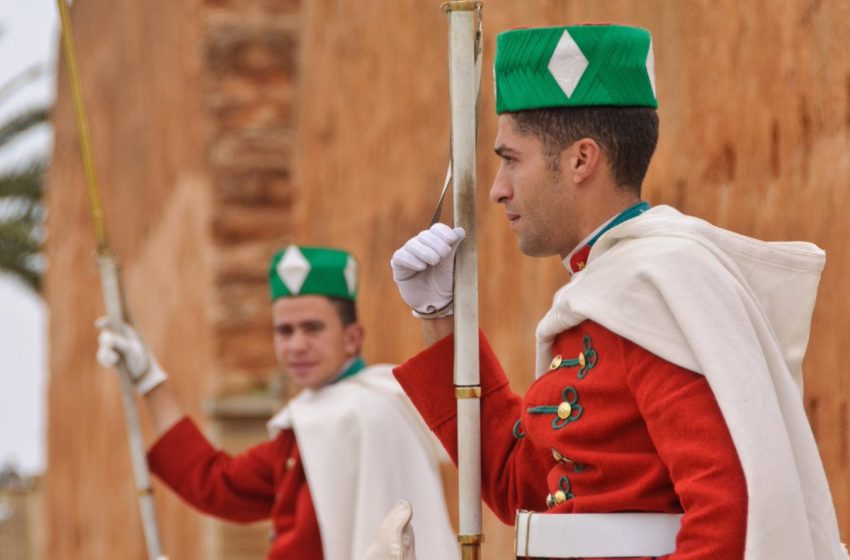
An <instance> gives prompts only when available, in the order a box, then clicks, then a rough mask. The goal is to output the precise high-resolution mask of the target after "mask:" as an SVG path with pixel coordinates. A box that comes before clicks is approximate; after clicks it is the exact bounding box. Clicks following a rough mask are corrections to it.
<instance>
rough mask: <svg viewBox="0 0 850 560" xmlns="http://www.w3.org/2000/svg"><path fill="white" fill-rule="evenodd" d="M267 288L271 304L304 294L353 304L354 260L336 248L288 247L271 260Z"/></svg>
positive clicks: (355, 293)
mask: <svg viewBox="0 0 850 560" xmlns="http://www.w3.org/2000/svg"><path fill="white" fill-rule="evenodd" d="M269 289H270V290H271V295H272V301H274V300H276V299H278V298H282V297H293V296H306V295H318V296H328V297H335V298H342V299H347V300H349V301H354V299H355V296H356V295H357V260H356V259H355V258H354V256H353V255H351V254H349V253H347V252H345V251H340V250H339V249H330V248H327V247H298V246H296V245H290V246H289V247H287V248H286V249H284V250H282V251H278V252H277V253H275V255H274V257H272V262H271V264H270V265H269Z"/></svg>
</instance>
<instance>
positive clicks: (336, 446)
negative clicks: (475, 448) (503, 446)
mask: <svg viewBox="0 0 850 560" xmlns="http://www.w3.org/2000/svg"><path fill="white" fill-rule="evenodd" d="M289 427H291V428H292V429H293V430H294V431H295V438H296V440H297V441H298V448H299V450H300V452H301V458H302V460H303V463H304V471H305V473H306V475H307V482H308V484H309V486H310V494H311V496H312V498H313V503H314V505H315V507H316V515H317V517H318V519H319V529H320V531H321V535H322V546H323V548H324V557H325V559H326V560H354V559H359V558H361V557H362V556H363V555H364V553H365V552H366V550H367V548H368V547H369V545H370V544H371V542H372V541H373V539H374V538H375V537H376V534H377V533H376V531H377V528H378V525H379V523H380V522H381V520H383V519H384V517H385V516H386V515H387V514H388V513H389V512H390V510H391V509H392V508H393V506H394V505H395V504H396V502H397V501H398V500H399V499H404V500H407V501H408V502H410V504H411V505H412V506H413V522H412V523H413V530H414V533H415V535H416V542H417V543H421V545H420V547H419V548H417V551H416V552H417V557H418V558H419V559H420V560H427V559H433V560H442V559H448V560H452V559H457V558H458V555H459V552H458V546H457V543H456V542H455V539H454V533H453V531H452V529H451V526H450V525H449V520H448V514H447V511H446V504H445V501H444V499H443V491H442V485H441V482H440V473H439V467H438V457H442V456H444V453H443V452H442V450H441V449H439V444H438V443H437V442H436V440H435V438H434V437H433V435H432V434H431V433H430V432H429V431H428V428H427V426H426V425H425V423H424V422H423V421H422V419H421V418H420V417H419V414H418V413H417V412H416V410H415V409H414V408H413V405H412V404H411V403H410V401H409V400H408V398H407V396H406V395H405V394H404V392H403V391H402V390H401V387H399V385H398V383H397V382H396V380H395V379H394V378H393V376H392V369H391V366H387V365H376V366H371V367H368V368H366V369H365V370H363V371H361V372H360V373H358V374H357V375H354V376H352V377H349V378H346V379H344V380H341V381H339V382H337V383H334V384H332V385H328V386H326V387H322V388H321V389H319V390H317V391H311V390H306V391H303V392H302V393H301V394H300V395H298V397H296V398H295V399H293V401H292V402H290V403H289V405H288V406H287V407H286V408H285V409H284V410H283V411H281V412H280V413H279V414H277V415H276V416H275V417H274V418H272V420H271V421H269V431H270V433H271V434H272V436H274V435H275V434H276V433H277V430H281V429H285V428H289Z"/></svg>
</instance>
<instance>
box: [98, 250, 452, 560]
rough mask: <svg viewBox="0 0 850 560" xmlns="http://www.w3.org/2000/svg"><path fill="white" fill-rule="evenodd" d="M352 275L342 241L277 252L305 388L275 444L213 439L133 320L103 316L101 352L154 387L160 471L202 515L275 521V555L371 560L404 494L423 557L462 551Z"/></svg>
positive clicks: (281, 342) (287, 336)
mask: <svg viewBox="0 0 850 560" xmlns="http://www.w3.org/2000/svg"><path fill="white" fill-rule="evenodd" d="M356 279H357V265H356V261H355V260H354V258H353V257H352V256H351V255H349V254H348V253H346V252H344V251H339V250H336V249H328V248H317V247H297V246H294V245H293V246H290V247H287V248H286V249H285V250H282V251H280V252H279V253H277V254H276V255H275V256H274V258H273V259H272V261H271V265H270V267H269V282H270V288H271V295H272V318H273V323H274V348H275V353H276V356H277V358H278V361H279V363H280V365H281V368H282V369H283V370H284V371H285V372H286V373H287V375H289V377H290V378H291V380H292V381H293V382H294V383H295V384H296V385H297V386H299V387H301V388H302V389H303V390H302V392H301V393H300V394H299V395H298V396H297V397H296V398H295V399H293V400H292V401H290V402H289V403H288V404H287V406H286V407H285V408H284V409H283V410H281V411H280V413H278V414H277V415H276V416H275V417H274V418H272V419H271V420H270V422H269V424H268V427H269V432H270V436H271V438H270V439H269V441H267V442H265V443H261V444H259V445H256V446H254V447H251V448H249V449H248V450H246V451H245V452H243V453H240V454H238V455H229V454H227V453H225V452H223V451H220V450H217V449H215V448H214V447H213V446H212V445H211V444H210V443H209V442H208V441H207V439H206V438H205V437H204V436H203V435H202V434H201V432H200V431H199V430H198V428H197V426H196V425H195V423H194V422H193V421H192V420H191V419H190V418H188V417H186V416H184V413H183V411H182V409H181V407H180V406H179V404H178V402H177V400H176V398H175V396H174V394H173V393H172V391H171V388H170V386H169V383H168V382H167V375H166V374H165V373H164V372H163V371H162V368H161V367H160V366H159V364H158V363H157V362H156V360H155V359H154V357H153V355H152V354H151V353H150V352H149V351H148V350H147V348H146V347H145V345H144V343H143V341H142V340H141V338H140V337H139V336H138V335H137V334H136V333H135V331H133V329H131V328H130V327H129V326H127V325H109V324H105V323H102V324H101V325H100V326H101V328H102V332H101V335H100V337H99V343H100V348H99V350H98V361H99V362H100V363H101V364H102V365H104V366H106V367H111V366H114V365H115V364H116V363H117V362H118V360H119V359H122V358H123V359H124V360H125V362H126V364H127V366H128V369H129V370H130V372H131V374H132V375H133V376H134V378H135V383H136V388H137V389H138V391H139V392H140V393H141V394H142V395H143V396H144V398H145V402H146V404H147V405H148V406H147V408H148V410H149V412H150V414H151V417H152V419H153V421H154V424H155V426H156V429H157V431H158V436H159V439H158V440H157V441H156V442H155V443H154V445H153V447H152V448H151V450H150V453H149V463H150V467H151V470H152V472H153V473H154V474H156V475H157V476H158V477H159V478H160V479H161V480H162V481H163V482H165V483H166V484H167V485H168V486H169V487H170V488H171V489H172V490H174V491H175V492H176V493H177V494H179V495H180V496H181V497H182V498H183V499H184V500H186V501H187V502H188V503H190V504H191V505H193V506H194V507H196V508H197V509H199V510H200V511H203V512H205V513H208V514H211V515H215V516H217V517H220V518H223V519H226V520H230V521H236V522H241V523H245V522H252V521H258V520H262V519H269V518H270V519H271V520H272V522H273V526H274V535H273V538H272V543H271V548H270V550H269V555H268V557H269V558H270V559H275V560H290V559H294V558H298V559H305V560H311V559H313V560H319V559H323V558H324V559H327V560H362V559H363V558H364V555H365V554H366V553H367V550H372V549H373V548H374V547H372V548H370V545H371V543H372V542H373V540H374V539H375V538H376V535H377V531H378V527H379V523H380V522H381V520H382V519H384V516H386V515H387V513H388V512H390V510H391V509H392V508H393V506H394V504H396V502H397V501H398V500H405V501H406V502H409V503H410V504H411V505H412V508H413V511H414V513H415V516H414V518H413V521H412V526H413V529H414V530H415V531H416V532H417V533H418V535H419V537H420V542H422V543H424V544H423V545H421V546H420V547H419V551H418V553H419V558H420V559H423V558H430V559H433V560H444V559H452V558H457V556H458V550H457V545H456V544H455V542H454V541H455V539H454V535H453V534H452V529H451V526H450V524H449V520H448V515H447V510H446V507H445V503H444V501H443V492H442V487H441V482H440V477H439V469H438V465H437V459H436V457H437V456H436V455H435V454H434V453H433V449H432V447H431V446H430V445H429V443H430V442H429V438H431V436H430V434H428V432H427V428H426V427H425V426H424V424H423V423H422V422H421V419H419V417H418V415H417V414H416V412H415V410H414V409H413V407H412V406H411V405H410V402H409V400H408V399H407V397H405V395H404V393H403V392H402V390H401V388H400V387H399V386H398V384H397V383H396V381H395V380H394V379H393V377H392V371H391V367H390V366H388V365H375V366H367V365H366V364H365V362H364V361H363V358H362V357H361V356H360V351H361V348H362V344H363V337H364V333H363V329H362V327H361V326H360V325H359V323H358V322H357V315H356V310H355V295H356V289H357V286H356ZM393 511H394V512H398V511H400V512H401V513H402V514H404V513H405V512H404V510H393ZM407 512H408V515H407V518H402V519H401V520H402V521H409V507H408V510H407ZM165 529H166V531H167V528H165ZM384 532H385V531H382V535H383V533H384ZM378 557H380V556H378Z"/></svg>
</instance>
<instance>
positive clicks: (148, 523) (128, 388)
mask: <svg viewBox="0 0 850 560" xmlns="http://www.w3.org/2000/svg"><path fill="white" fill-rule="evenodd" d="M65 2H66V0H56V4H57V6H58V8H59V20H60V22H61V29H62V50H63V51H64V53H65V63H66V66H67V70H68V81H69V85H70V89H71V98H72V101H73V105H74V121H75V123H76V126H77V136H78V137H79V141H80V151H81V155H82V159H83V170H84V172H85V177H86V190H87V192H88V197H89V202H90V203H91V212H92V221H93V223H94V233H95V239H96V242H97V267H98V272H99V274H100V284H101V289H102V291H103V300H104V304H105V307H106V316H107V317H108V319H109V321H110V322H113V323H115V324H118V323H122V322H123V323H129V322H130V318H129V314H128V313H127V310H126V305H125V303H124V292H123V289H122V287H121V276H120V273H119V269H118V263H117V261H116V259H115V255H114V253H113V252H112V250H111V249H110V247H109V241H108V239H107V235H106V221H105V219H104V213H103V206H102V204H101V199H100V190H99V188H98V182H97V173H96V172H95V167H94V157H93V155H92V148H91V136H90V133H89V126H88V117H87V116H86V109H85V103H84V101H83V93H82V88H81V86H80V78H79V74H78V72H77V56H76V52H75V49H74V39H73V34H72V32H71V18H70V15H69V13H68V5H67V4H66V3H65ZM116 367H117V369H118V373H119V375H118V378H119V379H120V383H121V397H122V401H123V405H124V420H125V422H126V424H127V436H128V440H129V444H130V458H131V461H132V465H133V478H134V480H135V483H136V490H137V491H138V496H139V509H140V511H141V516H142V528H143V530H144V535H145V543H146V545H147V552H148V558H149V559H150V560H166V556H164V555H163V553H162V548H161V546H160V540H159V530H158V528H157V523H156V511H155V509H154V501H153V490H152V488H151V483H150V474H149V473H148V465H147V458H146V456H145V445H144V441H143V439H142V430H141V425H140V423H139V411H138V408H137V407H136V400H135V391H134V389H133V383H132V381H131V378H130V373H129V371H128V370H127V366H126V364H124V362H123V361H122V362H120V363H119V364H118V366H116Z"/></svg>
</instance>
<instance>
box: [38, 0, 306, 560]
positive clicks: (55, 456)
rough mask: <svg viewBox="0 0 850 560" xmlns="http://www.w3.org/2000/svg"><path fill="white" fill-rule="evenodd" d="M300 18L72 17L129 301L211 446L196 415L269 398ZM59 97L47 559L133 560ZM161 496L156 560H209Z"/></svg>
mask: <svg viewBox="0 0 850 560" xmlns="http://www.w3.org/2000/svg"><path fill="white" fill-rule="evenodd" d="M298 11H299V3H298V2H297V1H293V0H279V1H266V0H256V1H250V0H233V1H227V0H209V1H208V2H201V1H200V0H197V1H196V0H180V1H173V0H169V1H157V0H155V1H152V2H136V1H134V0H119V1H113V0H90V1H86V2H75V3H74V6H73V10H72V18H73V25H74V30H75V33H76V35H77V43H78V45H77V47H78V53H79V59H80V60H79V65H80V70H81V74H82V81H83V86H84V88H85V93H86V96H87V102H88V108H89V114H90V117H91V129H92V134H93V137H94V152H95V156H96V159H97V166H98V171H99V174H100V178H101V184H102V190H103V197H104V203H105V208H106V214H107V218H108V222H109V226H110V227H111V234H112V237H111V242H112V245H113V247H114V249H115V251H116V253H117V254H118V255H119V257H120V258H121V261H122V262H123V265H124V278H125V282H126V285H125V288H126V292H127V299H128V301H129V304H130V308H131V311H132V312H133V315H134V319H135V322H136V325H138V326H139V327H140V328H141V329H142V331H143V333H144V335H145V337H146V339H147V342H148V344H149V345H150V347H151V348H152V349H153V350H154V352H155V353H156V355H157V357H158V359H159V361H160V362H161V363H162V365H163V367H164V368H165V369H166V370H167V371H168V372H169V374H170V376H171V379H172V382H173V385H174V388H175V390H176V391H177V393H178V396H179V398H180V399H181V401H182V403H183V405H184V406H185V407H186V410H187V412H188V413H190V414H191V415H192V416H194V417H195V418H197V419H198V420H199V422H200V424H201V425H202V427H206V428H207V429H208V431H212V430H211V428H212V426H211V425H210V422H209V419H208V418H207V417H206V416H205V414H204V412H203V404H204V402H205V401H206V400H207V399H209V398H211V397H212V396H214V395H217V396H222V395H228V394H241V393H245V392H250V391H252V390H255V389H256V388H257V387H265V385H266V384H267V383H268V381H269V379H270V378H271V377H272V376H273V375H274V374H275V370H276V368H275V364H274V358H273V356H272V355H271V352H270V351H269V340H270V332H269V316H268V303H267V302H268V296H267V291H266V288H265V266H266V262H267V260H268V258H269V256H270V255H271V253H272V252H273V250H274V248H275V247H277V246H279V245H280V244H281V243H282V242H283V241H284V239H285V238H286V237H287V236H288V235H289V232H290V229H291V227H290V226H291V223H290V220H288V219H287V214H288V209H289V205H290V201H291V185H290V177H291V166H292V149H291V145H292V142H293V141H292V137H293V131H292V123H293V118H294V105H293V103H294V92H295V73H296V56H297V53H298V50H297V37H298V33H297V25H298ZM58 84H59V86H58V87H59V91H58V95H57V99H58V102H57V108H56V114H55V125H56V149H55V153H54V162H53V167H52V170H51V181H50V188H49V193H50V194H49V200H48V204H49V208H50V218H49V224H48V227H49V231H50V236H49V241H48V246H47V253H48V259H49V261H50V271H49V273H48V278H47V286H46V297H47V300H48V302H49V305H50V312H51V323H50V338H51V347H50V368H51V383H50V389H49V407H50V416H49V420H48V422H49V441H48V453H49V467H48V473H47V476H46V506H47V523H48V531H47V533H48V537H47V540H48V542H47V549H46V550H47V557H50V558H142V557H145V554H144V548H143V546H144V545H143V540H142V533H141V523H140V521H139V515H138V511H137V502H136V496H135V490H134V487H133V482H132V478H131V470H130V465H129V458H128V452H127V444H126V434H125V428H124V421H123V416H122V411H121V403H120V395H119V391H118V387H117V382H116V380H115V378H114V375H113V374H112V373H111V372H109V371H104V370H102V369H101V368H99V367H98V366H97V365H96V363H95V358H94V356H95V354H94V352H95V348H96V333H95V330H94V328H93V321H94V319H95V318H96V317H97V316H99V315H100V314H102V313H103V311H102V304H101V296H100V290H99V285H98V278H97V273H96V268H95V265H94V260H93V257H94V241H93V234H92V229H91V224H90V219H89V215H88V202H87V200H86V199H85V194H84V193H85V189H84V185H83V178H82V172H81V165H80V163H79V153H78V145H77V143H76V139H75V132H74V130H73V122H72V120H71V113H70V103H69V99H70V98H69V92H68V87H67V85H66V76H65V75H64V67H63V71H62V72H60V76H59V80H58ZM142 412H143V417H144V411H142ZM146 432H147V433H148V434H149V433H150V431H149V430H146ZM157 490H158V492H157V496H158V498H157V505H158V509H159V511H158V513H159V516H160V527H161V533H162V535H163V542H164V549H165V550H166V551H167V552H168V554H169V556H170V557H172V558H213V557H216V554H218V553H219V552H220V551H218V550H217V544H216V543H217V542H218V541H217V536H216V535H215V534H209V531H208V530H207V529H206V528H207V527H210V525H209V524H205V523H203V521H202V518H201V516H200V515H198V514H197V513H194V512H193V511H192V510H190V509H189V508H188V507H187V506H186V505H184V504H182V503H179V501H178V500H177V499H176V498H174V497H173V496H172V495H170V493H169V492H167V490H166V489H165V488H163V487H161V486H159V485H157ZM229 557H230V558H233V556H229Z"/></svg>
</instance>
